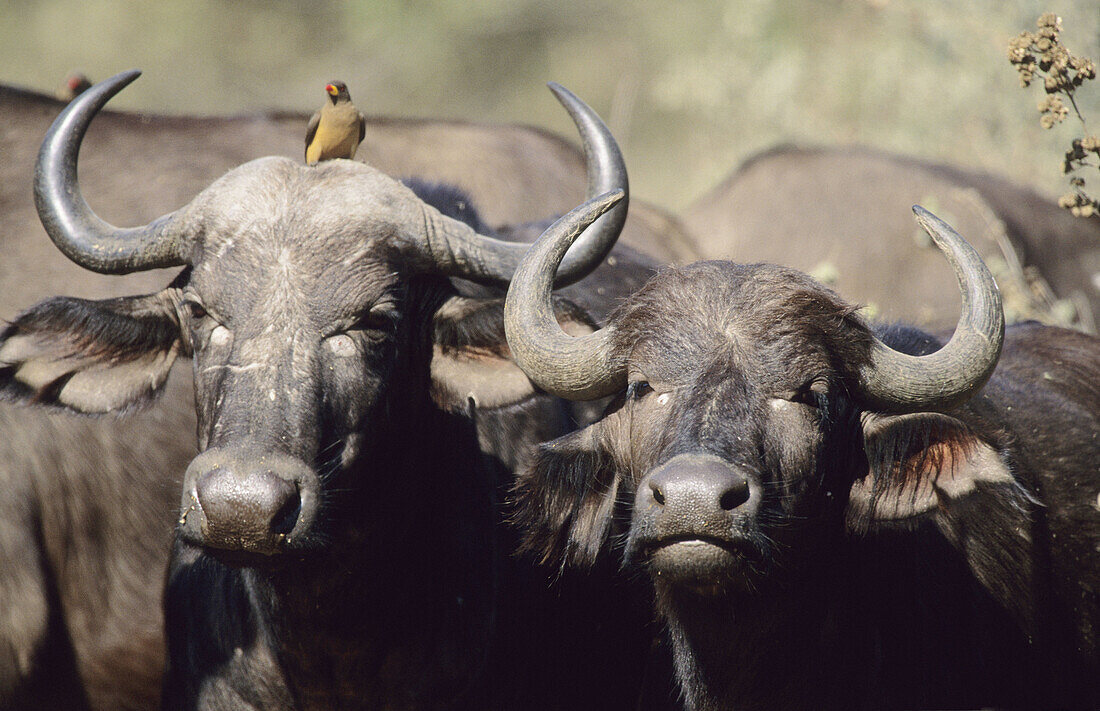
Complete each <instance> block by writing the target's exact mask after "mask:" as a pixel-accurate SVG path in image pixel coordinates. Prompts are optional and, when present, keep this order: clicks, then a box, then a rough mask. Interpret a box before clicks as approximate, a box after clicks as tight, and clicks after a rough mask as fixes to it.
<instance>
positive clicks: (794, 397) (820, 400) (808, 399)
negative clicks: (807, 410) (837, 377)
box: [787, 380, 829, 408]
mask: <svg viewBox="0 0 1100 711" xmlns="http://www.w3.org/2000/svg"><path fill="white" fill-rule="evenodd" d="M828 389H829V388H828V383H826V382H825V381H824V380H812V381H810V382H808V383H806V384H805V385H803V386H802V387H800V388H799V389H798V390H795V391H794V393H792V394H791V396H790V397H789V398H787V399H788V400H790V401H791V402H796V403H799V404H800V405H807V406H809V407H817V408H820V407H823V406H824V405H825V398H826V396H827V395H828Z"/></svg>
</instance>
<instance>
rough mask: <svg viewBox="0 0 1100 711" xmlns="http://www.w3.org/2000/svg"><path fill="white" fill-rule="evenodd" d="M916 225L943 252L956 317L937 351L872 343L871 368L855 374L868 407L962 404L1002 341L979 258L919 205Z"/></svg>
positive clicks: (993, 292) (993, 296)
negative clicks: (954, 291) (958, 301)
mask: <svg viewBox="0 0 1100 711" xmlns="http://www.w3.org/2000/svg"><path fill="white" fill-rule="evenodd" d="M913 212H914V213H916V215H917V222H918V223H920V226H921V227H923V228H924V230H925V232H927V233H928V234H929V236H930V237H931V238H932V239H933V241H935V243H936V245H937V246H938V247H939V248H940V250H942V251H943V253H944V255H945V256H946V257H947V260H948V261H949V262H950V263H951V266H952V267H953V268H954V269H955V276H956V277H958V280H959V288H960V289H961V291H962V314H961V315H960V316H959V323H958V325H957V326H955V333H954V335H952V336H951V340H950V341H948V342H947V345H945V346H944V347H943V348H941V349H940V350H938V351H936V352H935V353H930V354H928V355H924V356H911V355H906V354H904V353H899V352H898V351H895V350H893V349H892V348H890V347H889V346H887V345H886V344H884V343H882V342H881V341H879V340H878V339H875V341H874V346H873V350H872V353H871V364H870V365H869V366H867V367H865V368H864V369H863V370H862V371H861V372H860V374H859V377H860V387H861V394H862V395H863V397H864V399H865V400H866V401H868V404H870V405H872V406H873V407H876V408H880V409H883V410H888V411H893V412H916V411H918V410H933V409H941V408H950V407H954V406H955V405H959V404H962V403H963V402H965V401H966V400H967V399H968V398H970V396H971V395H973V394H974V393H975V392H976V391H977V390H978V389H979V388H981V387H982V386H983V385H985V382H986V381H987V380H988V379H989V376H990V375H992V374H993V369H994V368H996V367H997V359H998V358H999V357H1000V355H1001V344H1002V342H1003V341H1004V331H1005V320H1004V311H1003V310H1002V308H1001V294H1000V292H999V291H998V290H997V284H996V282H995V281H993V276H992V275H991V274H990V273H989V269H987V268H986V266H985V263H984V262H982V259H981V257H979V256H978V253H977V252H975V251H974V249H973V247H971V246H970V245H969V244H967V242H966V240H964V239H963V238H962V237H961V236H960V235H959V233H958V232H956V231H955V230H953V229H952V228H951V226H950V225H948V224H947V223H946V222H944V221H943V220H941V219H940V218H938V217H936V216H935V215H933V214H932V213H931V212H928V211H927V210H925V209H924V208H923V207H921V206H920V205H914V206H913Z"/></svg>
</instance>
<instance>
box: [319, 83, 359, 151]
mask: <svg viewBox="0 0 1100 711" xmlns="http://www.w3.org/2000/svg"><path fill="white" fill-rule="evenodd" d="M325 91H326V92H327V93H328V102H327V103H325V105H324V106H322V107H321V109H320V110H319V111H318V112H317V113H315V114H313V116H312V118H310V119H309V126H308V127H307V128H306V163H309V164H310V165H313V164H315V163H317V162H318V161H322V160H331V159H332V158H354V157H355V151H356V149H357V148H359V142H360V141H362V140H363V135H364V134H365V133H366V130H367V122H366V119H364V118H363V114H361V113H360V112H359V109H357V108H355V104H353V103H351V95H350V94H348V86H347V84H345V83H344V82H342V81H334V82H331V83H329V84H326V85H325Z"/></svg>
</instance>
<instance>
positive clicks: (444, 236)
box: [427, 82, 630, 287]
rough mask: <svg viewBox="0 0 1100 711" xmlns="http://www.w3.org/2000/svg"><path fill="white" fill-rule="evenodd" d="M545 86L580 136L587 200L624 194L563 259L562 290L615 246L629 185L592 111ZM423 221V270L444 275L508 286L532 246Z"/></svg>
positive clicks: (616, 151)
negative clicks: (425, 255)
mask: <svg viewBox="0 0 1100 711" xmlns="http://www.w3.org/2000/svg"><path fill="white" fill-rule="evenodd" d="M548 86H549V87H550V90H551V91H552V92H554V95H555V96H557V97H558V101H560V102H561V104H562V106H564V107H565V110H566V111H568V112H569V115H570V117H572V119H573V123H575V124H576V125H577V130H578V131H579V132H580V134H581V140H582V142H583V145H584V158H585V165H586V167H587V170H588V187H587V190H586V193H585V199H586V200H591V199H592V198H594V197H596V196H598V195H600V194H602V193H606V192H609V191H612V190H618V191H621V192H622V195H623V197H622V200H621V201H620V202H619V204H618V205H617V206H615V208H614V209H613V210H611V211H610V212H609V213H608V214H607V215H605V216H603V217H602V218H600V220H598V221H597V223H596V224H595V225H593V227H592V228H590V229H589V230H587V231H586V232H585V235H584V237H583V238H582V239H580V240H579V241H578V242H577V243H576V244H575V245H574V246H573V248H572V249H570V250H569V253H568V254H567V255H566V256H565V259H564V260H563V261H562V264H561V267H560V268H559V269H558V273H557V276H556V277H555V279H554V285H555V286H556V287H562V286H568V285H569V284H572V283H573V282H576V281H579V280H581V279H583V278H584V277H585V276H587V275H588V274H590V273H591V272H592V271H593V270H594V269H595V268H596V267H598V266H599V265H600V262H601V261H602V260H603V258H604V257H606V256H607V254H608V252H610V251H611V248H612V247H614V246H615V241H616V240H617V239H618V238H619V233H620V232H621V231H622V229H623V224H624V223H625V222H626V213H627V203H628V202H629V191H630V186H629V183H628V181H627V175H626V165H625V163H624V162H623V155H622V152H621V151H620V150H619V145H618V144H617V143H616V142H615V138H614V136H612V135H611V131H610V130H609V129H608V128H607V126H606V125H605V124H604V122H603V121H602V120H600V117H599V116H598V115H597V114H596V112H595V111H593V110H592V109H591V108H589V107H588V105H587V104H585V103H584V102H583V101H581V100H580V99H579V98H577V97H576V96H575V95H574V94H573V93H572V92H570V91H569V90H568V89H566V88H565V87H562V86H560V85H558V84H555V83H554V82H550V83H549V85H548ZM427 219H428V221H429V223H430V224H429V225H428V228H427V231H428V245H427V251H428V253H429V255H430V262H431V264H430V265H429V266H428V267H427V268H430V269H431V270H432V271H435V272H437V273H443V274H446V275H448V276H458V277H463V278H466V279H470V280H472V281H478V282H484V283H491V284H500V285H502V286H503V285H507V284H508V282H509V281H510V280H511V278H512V275H513V274H514V273H515V271H516V269H517V268H518V267H519V264H520V262H521V261H522V260H523V256H524V255H525V254H526V253H527V250H528V248H529V247H530V245H528V244H524V243H516V242H505V241H504V240H499V239H493V238H490V237H485V236H483V235H479V234H477V233H476V232H475V231H473V230H471V229H469V228H468V227H467V226H466V225H464V224H462V223H460V222H458V221H456V220H448V219H446V218H444V219H442V220H436V219H434V216H433V217H429V218H427Z"/></svg>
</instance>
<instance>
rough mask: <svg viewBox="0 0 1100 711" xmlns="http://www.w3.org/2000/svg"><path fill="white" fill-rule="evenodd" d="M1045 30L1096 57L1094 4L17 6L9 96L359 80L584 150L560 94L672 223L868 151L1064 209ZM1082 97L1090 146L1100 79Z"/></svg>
mask: <svg viewBox="0 0 1100 711" xmlns="http://www.w3.org/2000/svg"><path fill="white" fill-rule="evenodd" d="M1044 11H1053V12H1057V13H1058V14H1059V15H1061V16H1062V18H1063V23H1064V28H1065V29H1064V32H1063V35H1062V39H1063V42H1064V43H1065V44H1066V46H1067V47H1069V49H1070V50H1071V51H1072V52H1074V53H1075V54H1084V55H1087V56H1090V57H1092V58H1093V59H1100V2H1098V0H1057V1H1055V0H1051V1H1046V2H1025V1H1023V0H736V1H729V2H715V1H713V0H711V1H707V2H704V1H702V0H681V1H679V2H669V1H668V0H638V1H635V2H618V3H617V2H610V1H608V0H589V1H588V2H583V3H573V2H561V1H557V2H554V1H548V0H467V1H466V2H446V1H443V0H400V1H397V0H365V1H359V2H334V1H331V0H282V1H274V2H268V1H264V2H261V1H260V0H234V1H230V0H195V1H190V2H184V1H178V2H148V1H147V0H39V1H20V0H0V81H3V82H6V83H10V84H18V85H21V86H26V87H31V88H36V89H39V90H43V91H47V92H52V91H54V90H55V89H56V88H57V87H58V86H59V85H60V84H61V82H62V80H63V78H64V77H65V76H66V75H67V74H68V73H69V72H71V71H73V70H80V71H83V72H85V73H87V74H88V75H89V76H90V77H91V78H92V79H93V80H95V79H102V78H104V77H106V76H108V75H110V74H113V73H115V72H118V71H121V70H123V69H129V68H132V67H137V68H141V69H143V70H145V75H144V77H143V78H142V79H141V80H140V81H138V82H137V83H136V84H134V85H133V86H132V87H131V88H129V89H127V90H126V91H125V92H123V93H122V94H121V95H120V96H119V97H118V99H116V100H115V101H114V102H112V105H113V106H117V107H119V108H129V109H140V110H147V111H153V112H162V113H191V114H225V113H235V112H246V111H253V110H258V109H268V108H274V109H291V110H300V111H303V112H311V111H313V110H314V109H316V108H317V107H318V106H320V104H321V102H322V100H323V98H324V97H323V89H322V87H323V85H324V83H325V82H327V81H329V80H332V79H344V80H345V81H347V83H348V85H349V87H350V89H351V94H352V97H353V99H354V100H355V102H356V104H357V105H359V107H360V108H361V109H362V110H363V111H364V112H366V113H368V114H383V115H394V116H420V117H447V118H459V119H472V120H487V121H501V122H503V121H509V122H522V123H529V124H533V125H536V126H542V127H546V128H550V129H552V130H555V131H558V132H560V133H562V134H564V135H566V136H569V137H572V136H573V135H574V131H573V129H572V126H571V124H570V123H569V121H568V119H567V118H566V116H565V112H563V111H561V110H560V108H559V107H558V106H557V104H556V102H555V101H554V100H553V99H552V97H551V95H550V93H549V92H548V91H546V89H545V88H544V86H543V84H544V83H545V82H546V81H547V80H551V79H553V80H555V81H558V82H561V83H562V84H564V85H566V86H567V87H569V88H571V89H572V90H573V91H575V92H576V93H578V94H579V95H580V96H581V97H583V98H584V99H585V100H586V101H588V102H589V103H590V104H591V105H592V106H593V107H594V108H596V109H597V110H598V111H599V112H600V113H601V114H602V115H603V116H604V118H605V119H607V121H608V123H609V124H610V125H611V128H612V130H613V131H614V132H615V134H616V136H617V137H618V138H619V140H620V142H621V144H622V146H623V148H624V151H625V154H626V157H627V162H628V166H629V168H630V170H631V177H632V179H633V184H634V193H635V195H637V196H639V197H644V198H646V199H649V200H651V201H654V202H657V203H659V204H663V205H665V206H666V207H670V208H673V209H680V208H682V207H684V206H685V205H687V204H688V203H689V202H690V201H691V200H692V199H694V198H695V197H698V196H699V195H701V194H702V193H703V192H704V191H706V190H707V189H709V188H711V187H713V186H714V185H716V184H717V182H718V181H719V180H720V179H721V178H722V177H723V176H724V175H726V174H727V173H728V172H729V171H730V170H731V169H732V168H733V167H735V166H736V165H737V164H738V163H739V162H740V161H741V160H742V159H744V158H745V157H747V156H748V155H749V154H751V153H753V152H755V151H757V150H760V149H762V148H765V147H768V146H770V145H773V144H775V143H777V142H780V141H798V142H808V143H815V144H837V143H852V142H858V143H864V144H868V145H873V146H877V147H880V148H885V149H890V150H896V151H902V152H906V153H911V154H915V155H918V156H923V157H927V158H935V159H941V160H945V161H949V162H952V163H955V164H958V165H962V166H967V167H972V168H982V169H988V170H993V171H997V172H1000V173H1004V174H1007V175H1009V176H1011V177H1013V178H1015V179H1017V180H1019V181H1022V182H1025V183H1030V184H1032V185H1035V186H1037V187H1039V188H1040V189H1042V190H1043V191H1045V192H1047V193H1050V194H1051V195H1055V196H1056V195H1058V194H1060V193H1061V192H1064V185H1065V182H1064V178H1063V177H1062V175H1061V174H1060V163H1061V156H1062V153H1063V151H1064V150H1065V148H1066V147H1067V145H1068V143H1069V140H1070V139H1071V138H1072V137H1073V136H1074V135H1077V134H1076V133H1074V132H1075V131H1078V129H1079V127H1078V126H1077V125H1075V122H1074V123H1071V122H1068V121H1067V124H1065V125H1063V126H1062V127H1059V128H1055V129H1054V130H1052V131H1045V130H1043V129H1041V128H1040V127H1039V122H1038V113H1037V112H1036V110H1035V105H1036V102H1037V101H1038V100H1039V99H1040V98H1041V96H1040V94H1041V90H1040V89H1039V88H1038V87H1032V88H1031V89H1029V90H1027V91H1024V90H1021V89H1020V88H1019V82H1018V79H1017V77H1016V73H1015V71H1014V70H1013V68H1012V67H1011V66H1010V65H1009V63H1008V61H1007V60H1006V46H1007V43H1008V40H1009V39H1010V38H1011V37H1012V36H1013V35H1015V34H1017V33H1019V32H1020V31H1022V30H1031V29H1034V27H1035V20H1036V18H1037V17H1038V15H1039V14H1040V13H1042V12H1044ZM1081 99H1082V101H1081V102H1080V103H1081V108H1082V110H1083V111H1084V112H1085V113H1086V117H1088V116H1091V117H1092V119H1093V124H1094V126H1093V129H1092V130H1093V131H1094V132H1095V131H1097V130H1098V129H1097V126H1100V82H1094V83H1093V85H1086V87H1085V90H1084V92H1083V95H1082V97H1081ZM303 130H304V126H303ZM0 159H2V157H0ZM1098 182H1100V181H1098ZM797 199H798V196H797V195H776V196H775V202H776V206H777V208H781V207H782V204H783V203H784V202H789V201H796V200H797Z"/></svg>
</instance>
